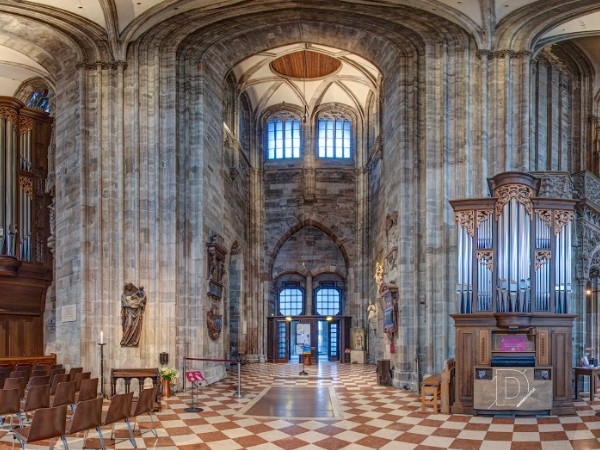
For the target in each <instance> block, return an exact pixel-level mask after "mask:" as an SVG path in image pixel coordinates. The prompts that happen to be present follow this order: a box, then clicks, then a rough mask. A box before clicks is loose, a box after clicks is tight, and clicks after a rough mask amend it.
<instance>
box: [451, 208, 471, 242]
mask: <svg viewBox="0 0 600 450" xmlns="http://www.w3.org/2000/svg"><path fill="white" fill-rule="evenodd" d="M474 217H475V211H457V212H455V213H454V220H455V221H456V223H458V224H459V225H460V226H462V227H465V228H466V229H467V233H469V235H471V237H472V236H474V235H475V227H474V225H475V219H474Z"/></svg>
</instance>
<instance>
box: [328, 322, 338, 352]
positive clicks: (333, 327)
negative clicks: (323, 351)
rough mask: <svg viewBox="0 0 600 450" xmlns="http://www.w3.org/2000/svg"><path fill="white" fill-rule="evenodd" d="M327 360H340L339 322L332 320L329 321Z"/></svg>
mask: <svg viewBox="0 0 600 450" xmlns="http://www.w3.org/2000/svg"><path fill="white" fill-rule="evenodd" d="M328 356H329V361H339V360H340V323H339V321H338V320H334V321H333V322H331V323H329V355H328Z"/></svg>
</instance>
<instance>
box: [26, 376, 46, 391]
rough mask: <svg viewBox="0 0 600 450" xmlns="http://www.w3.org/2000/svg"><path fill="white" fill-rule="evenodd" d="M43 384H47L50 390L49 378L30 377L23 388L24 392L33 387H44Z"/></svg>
mask: <svg viewBox="0 0 600 450" xmlns="http://www.w3.org/2000/svg"><path fill="white" fill-rule="evenodd" d="M45 384H47V385H48V388H50V377H49V376H48V375H45V376H40V377H31V378H30V379H29V382H28V383H27V387H26V388H25V390H27V389H29V388H30V387H33V386H44V385H45Z"/></svg>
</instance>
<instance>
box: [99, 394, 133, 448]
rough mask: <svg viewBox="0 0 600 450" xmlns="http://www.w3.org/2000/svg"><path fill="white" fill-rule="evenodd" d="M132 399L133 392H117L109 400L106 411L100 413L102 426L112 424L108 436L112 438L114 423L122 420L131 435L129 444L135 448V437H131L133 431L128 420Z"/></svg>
mask: <svg viewBox="0 0 600 450" xmlns="http://www.w3.org/2000/svg"><path fill="white" fill-rule="evenodd" d="M132 401H133V392H128V393H126V394H117V395H115V396H113V398H112V399H111V400H110V405H109V407H108V411H105V412H103V413H102V426H106V425H112V433H111V434H110V438H111V439H113V437H114V435H115V423H117V422H120V421H121V420H124V421H125V423H126V424H127V428H129V434H130V435H131V436H132V437H131V439H130V440H131V444H132V445H133V447H134V448H137V444H136V442H135V439H134V438H133V431H132V430H131V423H130V422H129V415H130V414H131V402H132Z"/></svg>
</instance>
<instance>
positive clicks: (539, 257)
mask: <svg viewBox="0 0 600 450" xmlns="http://www.w3.org/2000/svg"><path fill="white" fill-rule="evenodd" d="M551 257H552V252H551V251H550V250H536V251H535V265H534V270H535V271H536V272H537V270H538V269H539V268H540V267H542V266H543V265H544V264H547V263H548V262H549V261H550V258H551Z"/></svg>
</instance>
